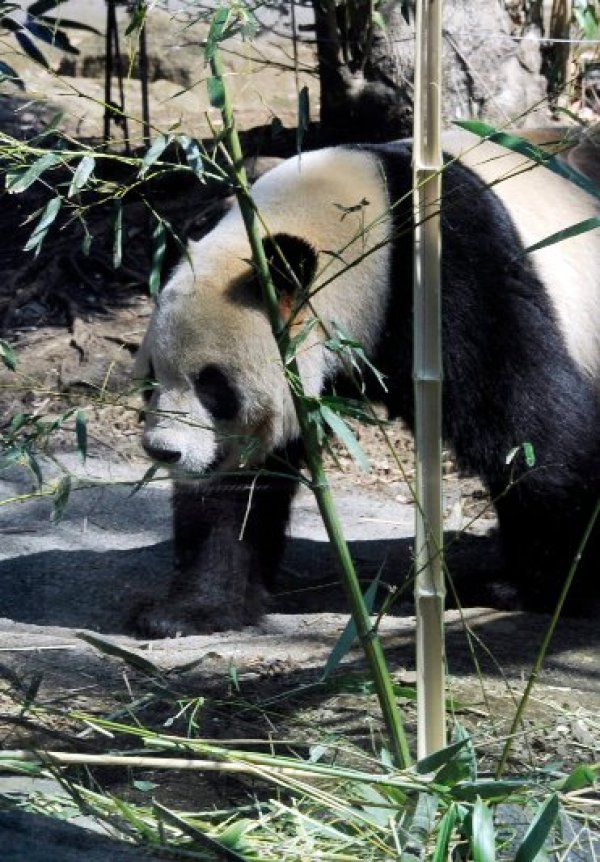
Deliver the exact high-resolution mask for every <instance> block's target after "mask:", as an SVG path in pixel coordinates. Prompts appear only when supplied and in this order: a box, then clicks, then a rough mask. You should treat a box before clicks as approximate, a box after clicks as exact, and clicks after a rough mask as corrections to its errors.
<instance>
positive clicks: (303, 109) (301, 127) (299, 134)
mask: <svg viewBox="0 0 600 862" xmlns="http://www.w3.org/2000/svg"><path fill="white" fill-rule="evenodd" d="M309 124H310V97H309V94H308V87H302V89H301V90H300V92H299V93H298V125H297V127H296V152H297V153H300V152H302V144H303V143H304V136H305V134H306V132H307V130H308V127H309Z"/></svg>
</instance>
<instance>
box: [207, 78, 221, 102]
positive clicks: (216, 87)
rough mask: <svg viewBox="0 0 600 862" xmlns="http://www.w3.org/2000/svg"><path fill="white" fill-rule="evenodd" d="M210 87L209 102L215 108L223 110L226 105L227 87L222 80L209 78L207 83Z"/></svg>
mask: <svg viewBox="0 0 600 862" xmlns="http://www.w3.org/2000/svg"><path fill="white" fill-rule="evenodd" d="M206 86H207V87H208V100H209V102H210V104H211V105H212V107H213V108H218V109H219V110H221V108H222V107H223V106H224V104H225V87H224V86H223V81H222V80H221V79H220V78H209V79H208V81H207V82H206Z"/></svg>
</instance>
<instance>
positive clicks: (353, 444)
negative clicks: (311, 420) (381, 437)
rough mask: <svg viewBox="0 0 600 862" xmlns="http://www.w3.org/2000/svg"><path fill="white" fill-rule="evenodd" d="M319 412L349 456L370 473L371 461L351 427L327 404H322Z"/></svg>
mask: <svg viewBox="0 0 600 862" xmlns="http://www.w3.org/2000/svg"><path fill="white" fill-rule="evenodd" d="M319 412H320V414H321V416H322V418H323V421H324V422H326V424H327V425H329V427H330V428H331V430H332V431H333V433H334V434H335V436H336V437H337V438H338V439H339V440H340V441H341V442H342V443H343V444H344V446H345V447H346V449H347V450H348V452H349V454H350V455H351V456H352V458H354V460H355V461H356V463H357V464H358V465H359V467H360V468H361V469H362V470H364V471H365V473H368V472H369V470H370V469H371V465H370V464H369V459H368V458H367V456H366V455H365V453H364V452H363V450H362V447H361V445H360V443H359V442H358V440H357V439H356V437H355V436H354V434H353V433H352V431H351V429H350V427H349V426H348V425H346V423H345V422H344V420H343V419H342V418H341V417H340V416H338V414H337V413H334V412H333V410H331V408H329V407H327V405H326V404H321V405H320V408H319Z"/></svg>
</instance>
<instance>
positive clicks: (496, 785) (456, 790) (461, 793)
mask: <svg viewBox="0 0 600 862" xmlns="http://www.w3.org/2000/svg"><path fill="white" fill-rule="evenodd" d="M526 787H527V783H526V782H525V781H521V780H520V779H518V778H511V779H508V778H507V779H503V780H502V781H495V780H491V779H485V780H481V779H480V780H478V781H468V782H465V783H464V784H457V785H456V787H452V788H450V793H451V795H452V798H453V799H457V800H461V801H463V802H474V801H475V800H476V799H478V798H481V799H493V800H494V801H498V800H502V799H507V798H508V797H510V796H512V795H513V794H515V793H520V792H521V791H522V790H523V789H524V788H526Z"/></svg>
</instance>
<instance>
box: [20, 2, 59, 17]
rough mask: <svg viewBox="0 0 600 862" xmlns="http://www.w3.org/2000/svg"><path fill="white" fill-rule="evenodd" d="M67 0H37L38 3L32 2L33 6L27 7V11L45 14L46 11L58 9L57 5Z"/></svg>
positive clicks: (33, 13) (31, 13) (34, 13)
mask: <svg viewBox="0 0 600 862" xmlns="http://www.w3.org/2000/svg"><path fill="white" fill-rule="evenodd" d="M65 2H66V0H37V2H36V3H32V4H31V6H28V7H27V12H28V13H29V14H30V15H36V16H38V15H44V14H45V13H46V12H50V10H52V9H56V7H57V6H60V5H61V3H65Z"/></svg>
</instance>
